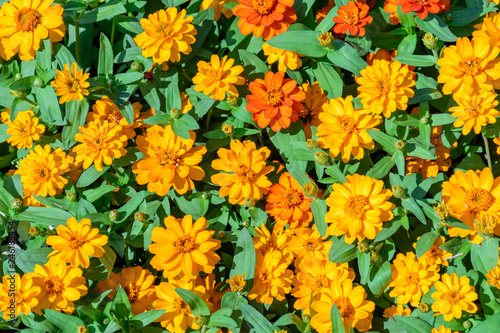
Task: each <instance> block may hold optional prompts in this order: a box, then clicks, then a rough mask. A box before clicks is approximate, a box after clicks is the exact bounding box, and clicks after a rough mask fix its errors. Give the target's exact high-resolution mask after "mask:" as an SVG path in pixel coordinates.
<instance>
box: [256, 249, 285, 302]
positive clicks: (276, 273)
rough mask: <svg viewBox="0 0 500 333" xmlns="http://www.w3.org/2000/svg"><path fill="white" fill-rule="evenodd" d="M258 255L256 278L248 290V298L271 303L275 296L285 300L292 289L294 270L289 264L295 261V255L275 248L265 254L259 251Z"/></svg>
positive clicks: (279, 299)
mask: <svg viewBox="0 0 500 333" xmlns="http://www.w3.org/2000/svg"><path fill="white" fill-rule="evenodd" d="M256 256H257V259H256V264H255V280H254V282H253V287H252V290H250V291H249V292H248V299H249V300H254V299H255V300H256V301H257V302H258V303H266V304H269V305H270V304H272V303H273V300H274V299H275V298H276V299H277V300H278V301H282V300H284V299H285V294H288V293H290V291H291V290H292V279H293V272H292V271H291V270H289V269H288V266H289V265H290V264H291V263H292V261H293V255H292V254H291V253H290V252H285V253H282V252H280V251H274V250H273V251H268V252H267V253H266V254H264V255H263V254H262V253H261V252H260V251H257V252H256Z"/></svg>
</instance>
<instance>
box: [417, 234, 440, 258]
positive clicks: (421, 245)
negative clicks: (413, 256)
mask: <svg viewBox="0 0 500 333" xmlns="http://www.w3.org/2000/svg"><path fill="white" fill-rule="evenodd" d="M438 237H439V234H438V233H436V232H427V233H425V234H423V235H422V236H420V238H419V240H418V241H417V245H416V249H415V250H416V253H417V258H420V257H421V256H423V255H424V254H425V253H426V252H427V251H429V250H430V249H431V247H432V245H434V242H435V241H436V239H438Z"/></svg>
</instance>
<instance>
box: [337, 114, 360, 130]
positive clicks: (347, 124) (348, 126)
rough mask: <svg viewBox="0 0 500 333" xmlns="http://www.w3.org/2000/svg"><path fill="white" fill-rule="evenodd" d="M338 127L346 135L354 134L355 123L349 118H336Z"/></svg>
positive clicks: (344, 116)
mask: <svg viewBox="0 0 500 333" xmlns="http://www.w3.org/2000/svg"><path fill="white" fill-rule="evenodd" d="M337 120H338V122H339V127H340V128H341V129H342V130H343V131H344V132H347V133H353V132H356V121H355V120H354V118H353V117H351V116H346V115H343V116H337Z"/></svg>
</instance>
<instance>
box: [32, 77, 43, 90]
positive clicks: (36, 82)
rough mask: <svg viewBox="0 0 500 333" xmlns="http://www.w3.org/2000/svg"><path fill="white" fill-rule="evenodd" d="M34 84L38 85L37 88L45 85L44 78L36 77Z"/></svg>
mask: <svg viewBox="0 0 500 333" xmlns="http://www.w3.org/2000/svg"><path fill="white" fill-rule="evenodd" d="M33 85H34V86H35V87H37V88H39V87H43V81H42V80H40V79H39V78H36V79H35V82H33Z"/></svg>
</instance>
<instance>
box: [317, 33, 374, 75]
mask: <svg viewBox="0 0 500 333" xmlns="http://www.w3.org/2000/svg"><path fill="white" fill-rule="evenodd" d="M332 46H333V50H330V51H328V53H327V54H326V56H327V57H328V59H329V60H330V61H331V62H332V64H334V65H335V66H339V67H341V68H343V69H345V70H348V71H349V72H352V73H354V74H356V75H358V76H361V73H360V72H361V70H362V69H364V68H365V67H367V66H368V64H367V63H366V61H364V60H363V59H362V58H361V57H360V56H359V54H358V52H357V51H356V50H355V49H354V48H353V47H352V46H350V45H349V44H347V43H345V42H343V41H341V40H338V39H336V40H334V41H333V44H332Z"/></svg>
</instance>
